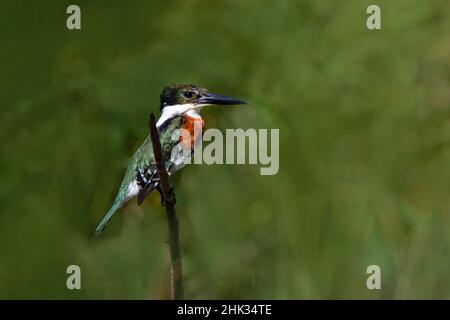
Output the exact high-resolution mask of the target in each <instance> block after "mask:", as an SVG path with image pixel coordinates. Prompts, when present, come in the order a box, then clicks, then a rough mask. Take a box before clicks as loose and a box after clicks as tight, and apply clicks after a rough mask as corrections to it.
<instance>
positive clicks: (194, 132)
mask: <svg viewBox="0 0 450 320" xmlns="http://www.w3.org/2000/svg"><path fill="white" fill-rule="evenodd" d="M183 129H184V131H183V134H182V135H181V137H180V143H181V144H182V146H183V148H191V149H192V148H194V146H195V144H196V142H198V139H200V138H201V135H202V134H203V131H204V129H205V122H204V121H203V119H202V118H196V117H190V116H188V115H185V116H184V121H183ZM188 134H189V136H186V135H188ZM189 142H190V143H189Z"/></svg>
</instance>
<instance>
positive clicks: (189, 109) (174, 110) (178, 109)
mask: <svg viewBox="0 0 450 320" xmlns="http://www.w3.org/2000/svg"><path fill="white" fill-rule="evenodd" d="M203 107H204V105H193V104H192V103H187V104H176V105H173V106H167V107H165V108H164V109H163V112H162V114H161V117H159V119H158V122H156V126H157V127H158V128H159V127H160V126H161V125H162V124H163V123H164V122H166V121H167V120H168V119H171V118H173V117H176V116H179V115H181V114H183V113H187V114H188V115H189V116H191V117H194V118H197V117H198V118H200V114H199V111H200V109H201V108H203Z"/></svg>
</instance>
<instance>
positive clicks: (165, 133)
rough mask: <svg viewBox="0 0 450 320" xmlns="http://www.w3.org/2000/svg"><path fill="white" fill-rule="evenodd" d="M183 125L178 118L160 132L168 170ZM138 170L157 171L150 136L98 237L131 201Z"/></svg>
mask: <svg viewBox="0 0 450 320" xmlns="http://www.w3.org/2000/svg"><path fill="white" fill-rule="evenodd" d="M182 125H183V117H182V116H176V117H173V118H171V119H169V120H167V121H166V122H164V123H163V124H162V125H161V126H160V128H159V130H158V131H159V139H160V142H161V147H162V151H163V156H164V161H165V163H166V168H167V167H168V166H170V163H171V155H172V150H173V147H174V146H175V145H176V144H177V143H178V142H179V138H180V134H181V133H180V130H177V129H179V128H181V127H182ZM137 170H140V171H141V172H146V171H151V172H152V171H154V170H156V168H155V163H154V160H153V147H152V141H151V138H150V136H147V138H146V139H145V141H144V143H143V144H142V145H141V146H140V147H139V149H137V150H136V152H135V153H134V155H133V157H132V158H131V160H130V162H129V164H128V168H127V171H126V172H125V177H124V178H123V180H122V184H121V185H120V188H119V192H118V193H117V196H116V199H115V200H114V204H113V205H112V207H111V209H110V210H109V211H108V212H107V213H106V215H105V216H104V217H103V219H102V221H101V222H100V223H99V225H98V226H97V228H96V229H95V234H96V235H97V236H98V235H100V234H101V233H102V232H103V231H104V229H105V227H106V225H107V224H108V222H109V220H111V218H112V216H113V215H114V213H115V212H116V211H117V210H118V209H119V208H120V207H121V206H122V205H123V204H124V203H125V202H126V201H127V200H129V198H128V191H129V190H128V188H129V185H130V183H132V182H133V181H134V180H136V173H137ZM147 194H148V193H147ZM142 200H143V199H142Z"/></svg>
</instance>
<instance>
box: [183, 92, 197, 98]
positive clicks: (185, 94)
mask: <svg viewBox="0 0 450 320" xmlns="http://www.w3.org/2000/svg"><path fill="white" fill-rule="evenodd" d="M183 95H184V96H185V97H186V98H188V99H190V98H192V96H193V95H194V93H193V92H191V91H185V92H184V93H183Z"/></svg>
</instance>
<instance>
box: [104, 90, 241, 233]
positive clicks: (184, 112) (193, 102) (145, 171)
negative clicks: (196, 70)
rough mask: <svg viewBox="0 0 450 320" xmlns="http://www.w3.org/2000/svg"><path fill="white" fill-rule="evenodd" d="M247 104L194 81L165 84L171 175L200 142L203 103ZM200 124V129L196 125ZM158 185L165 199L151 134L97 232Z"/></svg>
mask: <svg viewBox="0 0 450 320" xmlns="http://www.w3.org/2000/svg"><path fill="white" fill-rule="evenodd" d="M243 104H246V102H245V101H244V100H240V99H236V98H233V97H229V96H224V95H221V94H215V93H210V92H209V91H208V90H207V89H205V88H203V87H200V86H198V85H194V84H180V83H177V84H173V85H170V86H167V87H165V88H164V89H163V91H162V93H161V95H160V111H161V115H160V117H159V118H158V121H157V122H156V128H157V131H158V134H159V138H160V142H161V148H162V153H163V158H164V163H165V167H166V170H167V173H168V174H169V176H170V175H172V174H173V173H174V172H176V171H178V170H180V169H181V168H183V167H184V166H185V165H186V164H187V163H188V159H187V158H189V157H190V155H192V154H193V153H194V151H195V149H196V148H197V147H198V146H199V141H201V135H203V132H204V127H205V122H204V121H203V119H202V117H201V115H200V111H201V110H202V109H203V107H206V106H212V105H221V106H225V105H243ZM198 127H200V130H197V129H196V128H198ZM179 129H184V130H179ZM183 132H188V134H189V135H190V136H188V137H186V136H184V135H183ZM186 138H188V139H186ZM155 189H156V190H157V191H159V193H160V194H161V203H162V193H161V189H160V186H159V178H158V175H157V171H156V163H155V161H154V155H153V148H152V141H151V138H150V135H149V136H147V138H146V139H145V140H144V142H143V143H142V145H141V146H140V147H139V148H138V149H137V150H136V152H135V153H134V155H133V156H132V158H131V159H130V161H129V163H128V167H127V170H126V172H125V176H124V178H123V180H122V183H121V185H120V188H119V191H118V193H117V195H116V198H115V200H114V203H113V205H112V206H111V208H110V209H109V211H108V212H107V213H106V215H105V216H104V217H103V219H102V220H101V221H100V223H99V225H98V226H97V228H96V229H95V235H96V236H99V235H100V234H102V233H103V231H104V230H105V227H106V225H107V224H108V222H109V221H110V220H111V218H112V216H113V215H114V214H115V213H116V212H117V211H118V210H119V209H120V208H121V207H122V205H123V204H124V203H126V202H127V201H129V200H130V199H132V198H134V197H137V203H138V205H141V204H142V202H143V201H144V199H145V198H146V197H147V196H148V195H149V194H150V193H151V192H152V191H153V190H155Z"/></svg>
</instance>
